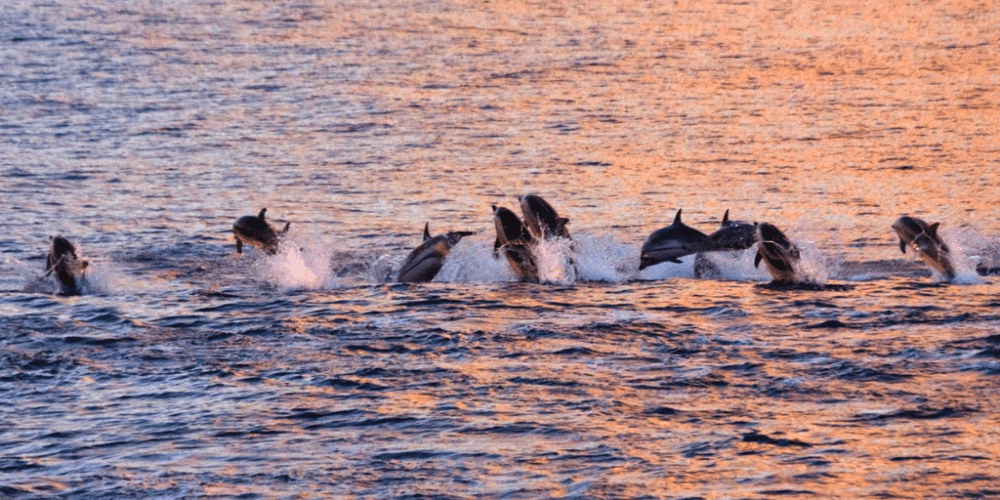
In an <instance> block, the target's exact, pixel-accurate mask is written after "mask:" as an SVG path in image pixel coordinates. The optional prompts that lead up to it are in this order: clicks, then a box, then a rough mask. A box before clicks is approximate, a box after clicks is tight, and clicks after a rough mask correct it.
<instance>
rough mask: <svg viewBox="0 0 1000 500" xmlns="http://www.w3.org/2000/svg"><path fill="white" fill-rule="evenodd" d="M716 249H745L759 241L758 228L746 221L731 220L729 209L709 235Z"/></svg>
mask: <svg viewBox="0 0 1000 500" xmlns="http://www.w3.org/2000/svg"><path fill="white" fill-rule="evenodd" d="M708 237H709V238H711V239H712V243H714V244H715V250H745V249H747V248H750V247H752V246H753V244H754V243H756V242H757V228H756V226H754V225H753V224H750V223H749V222H744V221H737V220H729V210H726V213H725V214H724V215H723V216H722V224H721V225H720V226H719V229H717V230H716V231H715V232H714V233H712V234H710V235H708Z"/></svg>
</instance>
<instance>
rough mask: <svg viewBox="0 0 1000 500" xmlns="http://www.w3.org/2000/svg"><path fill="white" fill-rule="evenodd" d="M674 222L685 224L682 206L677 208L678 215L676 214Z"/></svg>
mask: <svg viewBox="0 0 1000 500" xmlns="http://www.w3.org/2000/svg"><path fill="white" fill-rule="evenodd" d="M674 224H683V222H681V209H680V208H678V209H677V215H675V216H674Z"/></svg>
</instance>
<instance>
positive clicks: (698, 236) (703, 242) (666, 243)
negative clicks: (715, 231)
mask: <svg viewBox="0 0 1000 500" xmlns="http://www.w3.org/2000/svg"><path fill="white" fill-rule="evenodd" d="M710 250H715V242H713V241H712V238H710V237H709V236H708V235H706V234H705V233H703V232H701V231H699V230H697V229H695V228H693V227H691V226H688V225H687V224H684V223H683V222H681V210H679V209H678V210H677V215H675V216H674V223H673V224H671V225H669V226H667V227H664V228H662V229H658V230H656V231H654V232H653V234H651V235H649V238H647V239H646V242H645V243H643V244H642V251H641V253H640V255H639V270H643V269H645V268H647V267H649V266H652V265H655V264H659V263H661V262H674V263H678V264H679V263H680V262H681V261H680V260H678V259H679V258H680V257H683V256H685V255H690V254H693V253H698V252H707V251H710Z"/></svg>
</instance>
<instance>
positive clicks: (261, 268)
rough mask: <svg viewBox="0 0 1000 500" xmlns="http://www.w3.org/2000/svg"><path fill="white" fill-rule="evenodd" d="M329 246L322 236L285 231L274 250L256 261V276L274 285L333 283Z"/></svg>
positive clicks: (300, 287) (304, 286) (292, 287)
mask: <svg viewBox="0 0 1000 500" xmlns="http://www.w3.org/2000/svg"><path fill="white" fill-rule="evenodd" d="M332 256H333V250H332V248H331V246H330V245H328V244H327V243H326V241H325V240H324V238H322V237H320V236H317V235H305V234H301V233H294V234H289V235H287V236H286V237H285V238H284V240H283V241H282V242H281V245H279V247H278V252H277V253H275V254H274V255H271V256H266V257H265V258H263V259H262V260H260V261H258V262H257V263H256V265H255V267H256V268H257V269H258V272H259V273H260V274H259V275H260V277H261V278H262V279H264V280H266V281H268V282H269V283H273V284H275V285H277V286H278V288H280V289H282V290H285V291H290V290H319V289H322V288H327V287H335V286H336V285H337V283H336V279H335V276H334V274H333V269H332V267H331V265H330V261H331V258H332Z"/></svg>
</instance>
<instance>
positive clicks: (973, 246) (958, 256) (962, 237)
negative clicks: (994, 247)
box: [928, 229, 990, 285]
mask: <svg viewBox="0 0 1000 500" xmlns="http://www.w3.org/2000/svg"><path fill="white" fill-rule="evenodd" d="M939 235H940V236H941V241H943V242H944V243H945V244H946V245H948V249H949V253H950V257H951V265H952V266H954V268H955V277H954V278H953V279H952V280H951V283H953V284H956V285H979V284H982V283H983V278H982V277H981V276H979V273H978V272H977V271H976V268H977V267H978V266H979V265H980V264H981V263H982V262H984V261H985V260H987V256H988V255H989V254H990V242H989V241H988V240H986V238H985V237H983V235H982V234H980V233H978V232H976V231H974V230H971V229H960V230H949V231H942V232H940V233H939ZM928 267H930V266H928ZM931 273H932V274H933V276H934V281H937V282H945V281H948V280H947V279H946V276H944V275H943V274H941V273H940V272H938V271H937V270H934V269H932V270H931Z"/></svg>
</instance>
